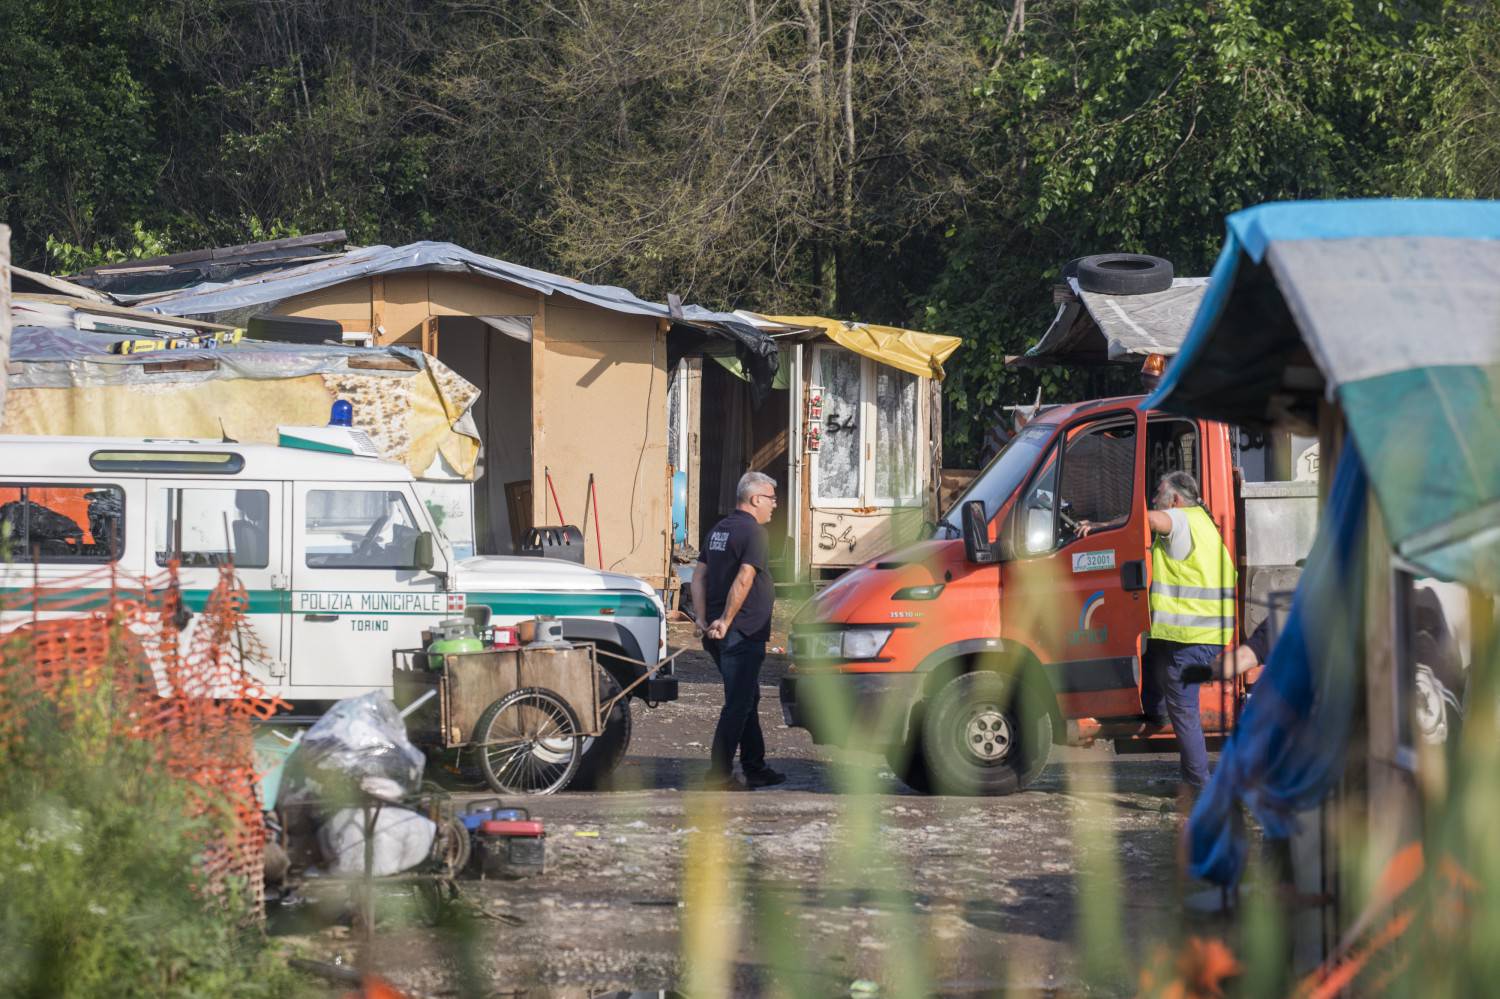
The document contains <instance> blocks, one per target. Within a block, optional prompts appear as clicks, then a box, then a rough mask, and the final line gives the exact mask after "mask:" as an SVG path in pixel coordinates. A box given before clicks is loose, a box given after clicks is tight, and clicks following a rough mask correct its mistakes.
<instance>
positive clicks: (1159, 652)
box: [1141, 638, 1224, 791]
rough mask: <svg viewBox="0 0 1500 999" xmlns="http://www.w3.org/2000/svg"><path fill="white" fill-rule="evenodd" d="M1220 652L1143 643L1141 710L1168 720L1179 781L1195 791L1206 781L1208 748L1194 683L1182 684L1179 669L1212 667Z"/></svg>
mask: <svg viewBox="0 0 1500 999" xmlns="http://www.w3.org/2000/svg"><path fill="white" fill-rule="evenodd" d="M1223 651H1224V647H1223V646H1222V645H1184V644H1182V643H1181V642H1166V641H1162V640H1161V639H1158V638H1151V639H1148V640H1147V642H1146V664H1145V668H1144V669H1143V670H1142V671H1141V709H1142V710H1143V711H1144V712H1145V715H1146V717H1147V718H1149V719H1151V720H1152V721H1154V722H1157V723H1161V722H1164V721H1170V722H1171V723H1172V732H1173V734H1175V735H1176V736H1177V746H1178V749H1179V751H1180V752H1181V754H1182V782H1183V783H1184V784H1187V785H1188V786H1190V787H1191V788H1193V789H1194V790H1195V791H1197V790H1200V789H1202V787H1203V785H1204V784H1207V783H1208V748H1207V747H1206V746H1205V745H1204V743H1203V718H1202V717H1201V716H1200V715H1199V714H1198V684H1197V683H1196V682H1193V683H1183V682H1182V671H1183V670H1184V669H1187V668H1189V667H1193V666H1197V667H1203V666H1212V665H1213V661H1214V659H1215V658H1216V657H1217V656H1218V655H1219V654H1220V653H1221V652H1223ZM1200 671H1201V670H1200Z"/></svg>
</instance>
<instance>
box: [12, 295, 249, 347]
mask: <svg viewBox="0 0 1500 999" xmlns="http://www.w3.org/2000/svg"><path fill="white" fill-rule="evenodd" d="M10 315H11V322H12V323H14V324H15V325H16V326H46V327H60V328H63V329H72V330H94V331H99V332H110V331H115V330H118V331H121V332H123V333H129V334H132V335H142V334H144V335H160V334H162V333H165V332H170V331H181V332H182V333H188V334H191V333H211V332H214V331H222V330H229V329H233V327H231V326H225V325H223V324H221V323H210V322H205V321H203V320H201V319H188V318H182V317H178V316H170V317H168V316H161V315H158V314H157V313H154V312H146V311H144V310H142V309H131V308H127V307H125V306H123V305H115V304H113V303H111V302H105V301H94V300H91V299H81V298H74V297H72V296H70V295H32V294H26V293H21V294H18V295H16V296H15V297H13V298H12V299H11V303H10ZM121 338H122V337H115V338H114V339H117V340H118V339H121Z"/></svg>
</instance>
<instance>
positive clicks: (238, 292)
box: [116, 241, 739, 322]
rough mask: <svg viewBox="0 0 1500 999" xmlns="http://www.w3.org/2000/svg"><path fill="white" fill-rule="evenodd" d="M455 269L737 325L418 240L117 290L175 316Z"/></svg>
mask: <svg viewBox="0 0 1500 999" xmlns="http://www.w3.org/2000/svg"><path fill="white" fill-rule="evenodd" d="M420 270H434V271H450V272H456V273H467V274H476V275H479V276H480V277H488V278H494V279H496V280H500V281H508V282H510V283H511V284H516V285H520V286H521V287H523V288H529V289H531V290H532V291H536V292H540V293H541V294H543V295H564V296H567V297H568V298H573V299H576V300H578V301H580V302H587V303H588V304H590V305H597V306H598V307H600V308H602V309H608V310H610V311H612V312H622V313H626V314H628V315H634V316H655V317H657V318H659V319H668V320H671V319H681V320H685V321H687V322H739V320H738V318H737V317H736V316H734V315H733V314H731V313H719V312H710V311H709V310H707V309H704V308H701V307H699V306H696V305H687V306H683V307H682V310H681V315H680V316H678V315H674V314H673V312H672V310H671V309H669V308H668V307H667V306H665V305H662V304H660V303H657V302H648V301H646V300H644V299H641V298H637V297H636V296H635V295H634V294H632V293H631V292H629V291H627V290H626V289H624V288H617V287H615V286H613V285H603V284H587V283H585V282H583V281H578V280H575V279H573V278H569V277H563V276H561V275H558V274H549V273H547V272H546V271H539V270H536V269H535V268H532V267H525V266H523V265H521V264H512V263H508V262H506V261H504V260H499V259H496V258H495V257H486V256H484V255H483V254H479V253H474V252H473V251H472V250H466V249H464V248H463V247H461V246H456V245H454V244H453V243H434V242H426V241H424V242H421V243H409V244H407V245H406V246H366V247H363V248H361V249H357V250H350V251H349V252H347V253H341V254H338V255H337V256H333V257H329V258H327V259H325V260H318V261H314V262H312V263H307V264H302V265H299V266H296V267H281V268H278V269H276V270H274V271H270V272H268V273H265V274H258V275H252V276H250V277H244V278H239V279H237V280H233V281H227V282H220V281H205V282H202V283H199V284H195V285H193V286H192V287H190V288H184V289H182V290H179V291H172V292H167V293H165V294H154V295H120V294H117V295H116V297H118V298H121V299H122V300H129V301H133V302H135V303H136V304H138V305H139V306H140V307H141V308H143V309H149V310H151V311H152V312H162V313H170V314H172V315H174V316H203V315H221V314H229V313H235V312H238V311H241V310H244V309H247V308H257V307H261V306H266V305H269V304H271V303H274V302H279V301H282V300H284V299H288V298H293V297H295V296H297V295H303V294H306V293H307V292H310V291H317V290H318V289H320V288H327V287H330V286H332V285H336V284H341V283H343V282H344V281H348V280H350V279H353V278H361V277H370V276H373V275H376V274H392V273H396V272H399V271H420Z"/></svg>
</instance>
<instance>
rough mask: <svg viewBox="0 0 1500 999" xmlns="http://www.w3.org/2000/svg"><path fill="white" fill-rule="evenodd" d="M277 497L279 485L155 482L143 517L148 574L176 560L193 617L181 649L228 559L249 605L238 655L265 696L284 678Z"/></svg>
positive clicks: (189, 640)
mask: <svg viewBox="0 0 1500 999" xmlns="http://www.w3.org/2000/svg"><path fill="white" fill-rule="evenodd" d="M282 496H283V486H282V484H281V483H280V482H246V481H241V480H238V479H236V480H235V481H234V482H233V483H228V482H224V483H220V482H206V481H204V480H202V479H181V480H174V479H152V480H151V483H150V494H149V499H148V500H147V504H148V506H147V511H146V516H147V538H148V539H149V540H148V543H149V545H150V549H149V550H150V563H149V565H148V569H149V570H150V571H152V572H160V571H162V570H163V569H165V568H166V567H167V565H169V564H170V563H171V562H172V560H173V559H176V561H177V563H178V570H177V580H178V584H179V585H180V586H181V588H182V602H183V606H185V607H186V608H187V609H188V610H189V611H191V612H192V615H193V616H192V617H191V618H189V619H188V626H187V628H186V629H185V631H184V633H183V636H182V638H183V643H184V648H185V649H190V648H192V644H191V643H192V641H193V637H194V633H195V629H196V628H197V627H198V625H199V624H200V623H201V622H202V620H203V610H204V608H205V607H206V606H207V603H208V598H209V596H210V594H212V593H213V591H214V588H215V587H217V586H218V585H219V572H220V567H221V566H223V565H225V564H227V563H228V562H229V561H230V559H231V558H232V559H233V562H234V572H235V576H236V577H237V578H238V579H239V582H240V585H242V586H243V587H244V588H245V591H246V594H247V596H248V597H249V602H248V607H247V609H246V617H245V624H246V628H245V630H244V631H243V632H242V633H241V635H240V637H239V641H238V643H237V648H236V651H235V654H236V655H238V656H241V657H242V658H241V662H242V664H243V665H244V667H245V669H246V670H247V671H248V672H249V673H250V675H251V677H253V678H254V679H255V680H256V681H258V682H259V683H260V684H261V685H262V686H263V687H265V688H266V689H267V690H268V691H271V690H274V689H275V688H277V687H279V686H280V685H281V684H283V683H285V682H286V681H285V677H286V673H287V670H286V651H285V648H284V642H285V640H286V636H285V634H284V633H283V615H282V598H283V596H284V593H283V591H284V589H285V587H286V582H285V581H286V550H285V549H286V544H285V537H286V532H285V529H284V526H283V524H282V520H283V516H284V511H283V510H282Z"/></svg>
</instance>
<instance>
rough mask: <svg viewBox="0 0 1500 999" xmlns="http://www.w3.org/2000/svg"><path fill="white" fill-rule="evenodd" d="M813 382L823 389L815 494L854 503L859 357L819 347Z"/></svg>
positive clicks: (858, 432) (858, 437)
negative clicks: (820, 438)
mask: <svg viewBox="0 0 1500 999" xmlns="http://www.w3.org/2000/svg"><path fill="white" fill-rule="evenodd" d="M816 356H817V360H816V366H817V369H818V370H816V371H814V372H813V381H814V383H816V384H817V385H819V386H820V387H821V388H822V392H823V442H822V446H821V447H820V448H819V450H818V490H817V492H818V497H819V498H820V499H830V500H835V501H837V500H848V501H851V502H858V501H859V499H860V489H859V466H860V460H859V456H860V443H861V430H860V428H861V425H862V423H863V421H862V420H861V419H860V417H861V415H862V414H861V412H860V410H861V408H862V407H861V405H860V404H861V401H862V399H861V393H860V381H861V378H860V374H861V372H860V358H859V357H858V356H857V355H855V354H851V353H849V352H848V351H846V350H838V349H834V348H828V347H820V348H819V349H818V350H817V351H816Z"/></svg>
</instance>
